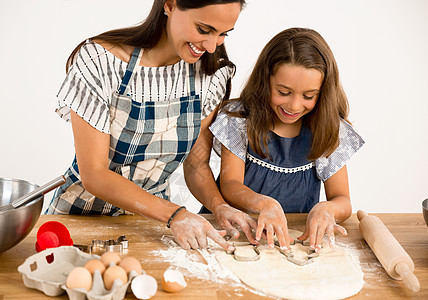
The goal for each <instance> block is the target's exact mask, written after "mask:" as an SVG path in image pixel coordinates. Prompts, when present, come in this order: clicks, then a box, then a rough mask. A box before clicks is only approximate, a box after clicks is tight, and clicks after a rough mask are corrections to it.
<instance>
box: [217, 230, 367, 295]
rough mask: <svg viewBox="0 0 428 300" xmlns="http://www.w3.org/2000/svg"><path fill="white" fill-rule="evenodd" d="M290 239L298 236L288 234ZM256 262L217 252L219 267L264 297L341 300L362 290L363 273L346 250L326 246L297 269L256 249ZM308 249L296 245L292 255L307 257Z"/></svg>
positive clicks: (275, 255)
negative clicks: (258, 257)
mask: <svg viewBox="0 0 428 300" xmlns="http://www.w3.org/2000/svg"><path fill="white" fill-rule="evenodd" d="M289 233H290V235H291V236H292V237H293V238H296V237H297V236H300V235H301V232H299V231H296V230H289ZM258 249H259V250H260V254H261V255H260V259H259V260H257V261H249V262H242V261H236V260H235V259H234V257H233V255H229V254H227V253H226V252H225V251H224V250H222V249H220V248H217V249H216V250H215V255H216V258H217V260H218V261H219V262H220V264H221V265H222V266H224V267H226V268H227V269H230V270H231V271H232V272H233V273H234V274H235V275H237V276H238V277H239V279H240V280H241V281H242V282H244V283H245V284H247V285H248V286H250V287H252V288H253V289H256V290H257V291H260V292H262V293H264V294H267V295H271V296H275V297H280V298H287V299H343V298H347V297H350V296H352V295H355V294H357V293H358V292H359V291H360V290H361V289H362V287H363V283H364V282H363V273H362V271H361V268H360V266H359V263H358V261H357V259H356V257H354V256H352V255H351V254H350V253H348V252H347V251H346V249H344V248H342V247H339V246H336V247H334V248H330V247H329V246H328V244H327V243H325V244H324V246H323V248H322V249H321V251H320V254H319V257H316V258H315V260H314V262H313V263H309V264H307V265H304V266H298V265H296V264H294V263H292V262H290V261H288V260H287V259H286V257H285V256H284V255H283V254H281V253H280V252H279V249H278V248H274V249H271V248H269V247H267V246H259V247H258ZM306 249H307V246H306V247H304V246H302V245H299V244H296V245H294V246H292V252H293V254H294V255H295V257H296V258H297V257H298V258H299V259H303V258H305V256H307V254H306V252H305V250H306Z"/></svg>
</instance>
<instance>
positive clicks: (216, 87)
mask: <svg viewBox="0 0 428 300" xmlns="http://www.w3.org/2000/svg"><path fill="white" fill-rule="evenodd" d="M244 2H245V1H244V0H240V1H238V0H225V1H221V0H216V1H213V0H211V1H208V0H207V1H195V0H194V1H189V0H166V1H165V0H155V1H154V4H153V7H152V10H151V12H150V14H149V15H148V17H147V19H146V20H145V21H144V22H143V23H142V24H141V25H139V26H135V27H130V28H125V29H119V30H112V31H109V32H106V33H103V34H100V35H98V36H95V37H92V38H90V39H89V40H87V41H84V42H82V43H81V44H80V45H78V47H77V48H76V49H75V50H74V51H73V53H72V54H71V55H70V57H69V59H68V61H67V72H68V73H67V77H66V79H65V81H64V83H63V85H62V86H61V89H60V91H59V93H58V100H59V107H58V109H57V113H58V114H59V115H60V116H61V117H62V118H63V119H65V120H67V121H69V120H70V121H71V123H72V128H73V134H74V143H75V150H76V157H75V159H74V161H73V163H72V166H71V167H70V168H69V169H68V170H67V172H66V177H67V183H65V184H64V185H63V186H61V187H60V188H59V189H58V190H57V192H56V193H55V196H54V198H53V200H52V202H51V204H50V207H49V208H48V213H49V214H105V215H112V216H116V215H120V214H125V213H135V214H139V215H144V216H147V217H150V218H153V219H156V220H159V221H162V222H167V226H168V227H170V228H171V230H172V233H173V235H174V236H175V238H176V240H177V241H178V243H179V244H180V245H181V246H182V247H183V248H185V249H189V248H199V247H206V245H207V240H206V237H210V238H211V239H213V240H214V241H215V242H217V243H218V244H219V245H221V246H222V247H224V248H225V249H228V248H230V246H229V244H228V243H227V242H226V241H225V240H224V239H223V238H222V235H224V234H225V233H226V232H225V231H220V232H218V231H216V230H215V229H214V228H213V227H212V226H211V224H210V223H209V222H208V221H206V220H205V219H204V218H203V217H201V216H198V215H195V214H192V213H190V212H188V211H186V210H185V208H184V207H179V206H178V205H176V204H173V203H171V202H169V201H168V199H169V183H168V179H169V176H170V175H171V174H172V173H173V172H174V170H175V169H176V168H177V167H178V166H179V165H180V164H181V163H182V162H183V161H184V160H185V159H186V157H187V156H189V157H188V159H187V160H188V161H189V163H186V166H185V176H186V181H187V182H188V184H189V188H190V189H191V191H192V192H193V193H194V194H195V196H196V197H197V198H198V199H199V200H200V201H201V202H202V203H203V204H204V205H206V206H207V207H208V208H210V209H212V211H213V212H214V213H215V215H216V219H217V221H218V222H219V224H220V225H222V226H223V228H225V229H227V230H228V231H229V233H230V234H232V235H235V236H236V229H234V228H233V226H232V225H233V223H237V224H238V225H240V226H241V228H242V229H243V230H244V232H245V233H246V235H247V236H248V238H249V239H250V241H254V239H253V237H252V234H251V228H255V221H254V220H252V219H251V218H250V217H249V216H248V215H246V214H244V213H242V212H240V211H238V210H235V209H233V208H231V207H230V206H228V205H226V204H225V202H224V200H223V199H222V198H221V196H220V193H219V191H218V189H217V188H216V187H215V186H216V185H215V182H214V179H213V176H212V172H211V170H210V169H209V165H208V162H209V154H210V149H211V143H212V135H211V134H210V133H209V130H208V126H209V124H210V123H211V122H212V119H213V116H214V113H215V107H216V106H217V105H218V104H219V102H220V101H221V99H222V98H227V97H228V96H229V92H230V79H231V77H232V76H233V73H234V65H233V64H232V63H231V62H230V61H229V60H228V58H227V54H226V51H225V48H224V46H223V45H222V44H223V41H224V38H225V37H226V36H227V33H228V32H229V31H231V30H232V29H233V27H234V24H235V22H236V20H237V18H238V16H239V13H240V11H241V9H242V6H243V5H244ZM192 147H193V148H192ZM191 149H192V151H190V150H191ZM189 152H190V155H189ZM194 168H197V170H198V172H195V171H194V170H195V169H194ZM196 174H197V176H195V175H196Z"/></svg>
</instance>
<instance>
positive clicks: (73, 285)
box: [65, 267, 92, 291]
mask: <svg viewBox="0 0 428 300" xmlns="http://www.w3.org/2000/svg"><path fill="white" fill-rule="evenodd" d="M65 285H66V286H67V287H68V288H69V289H79V288H80V289H85V290H87V291H90V290H91V287H92V275H91V272H89V271H88V269H86V268H84V267H75V268H74V269H73V270H71V272H70V273H69V274H68V276H67V281H66V283H65Z"/></svg>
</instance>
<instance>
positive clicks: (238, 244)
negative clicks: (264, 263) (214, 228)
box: [224, 235, 260, 261]
mask: <svg viewBox="0 0 428 300" xmlns="http://www.w3.org/2000/svg"><path fill="white" fill-rule="evenodd" d="M224 238H225V240H226V241H228V240H230V238H231V236H229V235H226V236H225V237H224ZM250 245H251V246H252V249H253V250H254V256H250V257H248V256H241V255H240V254H239V251H238V253H237V252H236V249H237V248H238V247H243V246H250ZM233 247H235V250H233V251H226V253H227V254H230V255H233V257H234V258H235V260H236V261H256V260H259V259H260V250H259V249H258V248H257V246H254V245H253V244H251V243H249V242H233Z"/></svg>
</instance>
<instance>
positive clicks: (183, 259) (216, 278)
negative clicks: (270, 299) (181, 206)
mask: <svg viewBox="0 0 428 300" xmlns="http://www.w3.org/2000/svg"><path fill="white" fill-rule="evenodd" d="M161 241H162V242H163V243H164V244H166V245H168V246H169V248H168V249H167V250H154V251H152V252H151V253H152V254H153V255H155V256H160V257H162V258H163V260H164V261H167V262H169V263H171V264H172V265H174V266H175V267H176V268H177V269H179V270H180V271H181V272H182V273H183V274H184V275H185V276H188V277H196V278H199V279H205V280H210V281H213V282H216V283H219V284H225V285H228V286H232V287H235V288H236V290H235V292H234V294H233V295H230V296H234V297H244V295H243V294H242V293H241V292H240V291H239V290H240V288H241V289H242V288H244V289H246V290H249V291H251V292H252V293H254V294H257V295H261V296H267V295H266V294H264V293H262V292H259V291H256V290H254V289H252V288H251V287H249V286H247V285H245V284H243V283H242V282H241V281H240V280H239V278H238V277H237V276H236V275H235V274H234V273H233V272H232V271H231V270H229V269H227V268H225V267H223V266H222V265H220V263H219V262H218V261H217V259H216V258H215V254H214V249H215V248H217V246H216V245H217V244H215V242H213V241H212V240H210V239H208V248H207V249H202V250H200V249H198V250H191V251H188V250H184V249H183V248H181V247H180V246H179V245H177V243H176V242H175V241H174V237H173V236H171V235H163V236H162V237H161ZM196 251H197V252H196ZM200 256H202V257H203V258H204V260H205V261H206V262H207V264H205V263H204V262H201V260H202V258H201V257H200Z"/></svg>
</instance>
